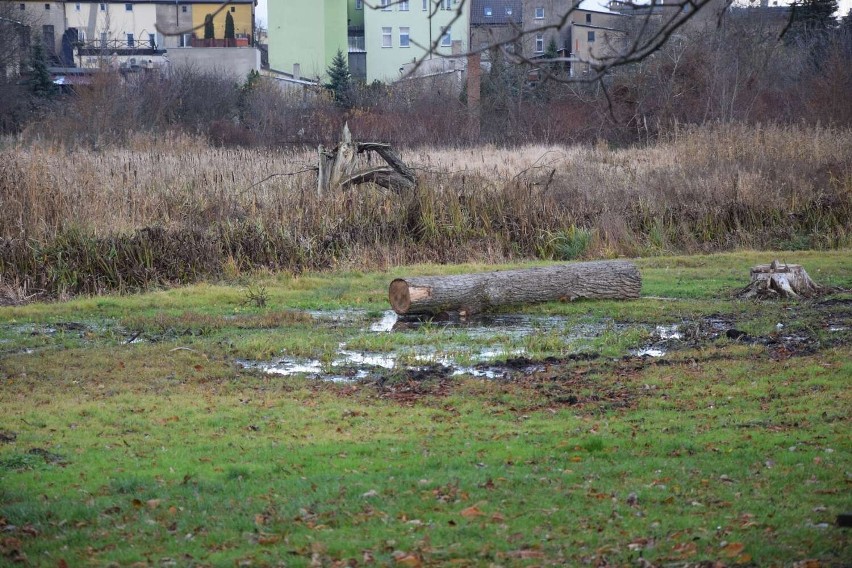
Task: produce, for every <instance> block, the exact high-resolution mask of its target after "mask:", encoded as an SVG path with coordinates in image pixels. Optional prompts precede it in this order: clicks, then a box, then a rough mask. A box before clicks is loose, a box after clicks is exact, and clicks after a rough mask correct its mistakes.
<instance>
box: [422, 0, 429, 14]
mask: <svg viewBox="0 0 852 568" xmlns="http://www.w3.org/2000/svg"><path fill="white" fill-rule="evenodd" d="M428 9H429V0H423V11H424V12H425V11H426V10H428Z"/></svg>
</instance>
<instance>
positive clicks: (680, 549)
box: [672, 542, 698, 558]
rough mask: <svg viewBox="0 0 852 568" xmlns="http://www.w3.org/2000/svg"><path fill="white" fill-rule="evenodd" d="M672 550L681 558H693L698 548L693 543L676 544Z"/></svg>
mask: <svg viewBox="0 0 852 568" xmlns="http://www.w3.org/2000/svg"><path fill="white" fill-rule="evenodd" d="M672 550H673V551H674V552H676V553H677V554H678V555H680V557H681V558H687V557H689V556H695V554H696V553H697V552H698V547H697V546H696V545H695V543H694V542H681V543H680V544H676V545H675V546H674V548H672Z"/></svg>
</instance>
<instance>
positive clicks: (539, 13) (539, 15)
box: [535, 6, 544, 20]
mask: <svg viewBox="0 0 852 568" xmlns="http://www.w3.org/2000/svg"><path fill="white" fill-rule="evenodd" d="M535 19H536V20H543V19H544V6H536V8H535Z"/></svg>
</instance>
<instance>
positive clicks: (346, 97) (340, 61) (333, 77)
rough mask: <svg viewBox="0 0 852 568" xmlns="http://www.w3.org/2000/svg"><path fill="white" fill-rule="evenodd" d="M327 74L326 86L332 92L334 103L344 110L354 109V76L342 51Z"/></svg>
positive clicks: (338, 52)
mask: <svg viewBox="0 0 852 568" xmlns="http://www.w3.org/2000/svg"><path fill="white" fill-rule="evenodd" d="M326 73H327V74H328V83H326V84H325V88H326V89H328V90H329V91H331V96H332V97H333V98H334V102H336V103H337V104H338V106H341V107H343V108H352V75H351V74H350V73H349V64H348V63H347V62H346V56H344V55H343V52H342V51H341V50H339V49H338V50H337V54H336V55H335V56H334V59H332V60H331V65H329V67H328V70H327V71H326Z"/></svg>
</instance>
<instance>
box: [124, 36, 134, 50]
mask: <svg viewBox="0 0 852 568" xmlns="http://www.w3.org/2000/svg"><path fill="white" fill-rule="evenodd" d="M124 42H125V43H126V44H127V47H136V36H134V35H133V34H131V33H127V34H125V35H124Z"/></svg>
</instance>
